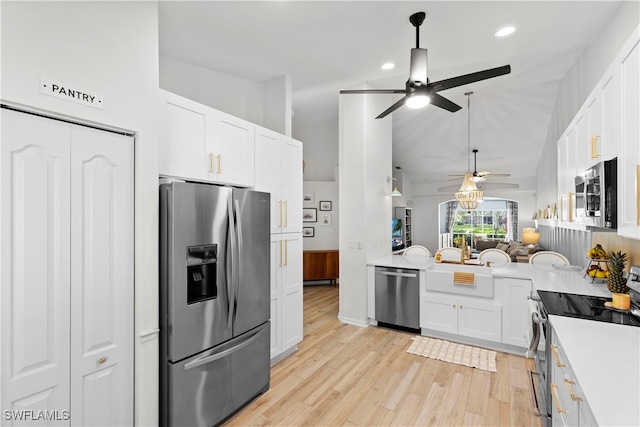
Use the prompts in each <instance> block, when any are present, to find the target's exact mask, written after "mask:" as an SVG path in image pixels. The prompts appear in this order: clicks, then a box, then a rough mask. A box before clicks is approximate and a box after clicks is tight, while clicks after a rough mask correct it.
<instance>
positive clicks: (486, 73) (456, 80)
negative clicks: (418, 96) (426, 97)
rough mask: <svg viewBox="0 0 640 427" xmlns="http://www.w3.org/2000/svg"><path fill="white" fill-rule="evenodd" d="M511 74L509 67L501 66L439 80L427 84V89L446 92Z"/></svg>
mask: <svg viewBox="0 0 640 427" xmlns="http://www.w3.org/2000/svg"><path fill="white" fill-rule="evenodd" d="M510 72H511V65H503V66H502V67H496V68H490V69H488V70H483V71H477V72H475V73H470V74H464V75H462V76H458V77H452V78H450V79H445V80H440V81H438V82H433V83H429V88H430V89H432V90H433V91H435V92H438V91H441V90H447V89H451V88H454V87H458V86H463V85H467V84H469V83H474V82H479V81H481V80H486V79H491V78H493V77H498V76H502V75H504V74H509V73H510Z"/></svg>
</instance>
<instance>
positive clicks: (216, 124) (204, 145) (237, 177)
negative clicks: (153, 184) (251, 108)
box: [158, 90, 255, 187]
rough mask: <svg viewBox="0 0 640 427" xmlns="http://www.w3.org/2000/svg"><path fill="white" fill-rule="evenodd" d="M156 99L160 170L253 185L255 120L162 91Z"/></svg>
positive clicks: (162, 173) (192, 176)
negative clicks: (232, 114) (159, 107)
mask: <svg viewBox="0 0 640 427" xmlns="http://www.w3.org/2000/svg"><path fill="white" fill-rule="evenodd" d="M160 103H161V109H162V122H161V132H160V150H159V154H158V171H159V173H160V175H163V176H170V177H176V178H183V179H189V180H194V181H205V182H220V183H225V184H233V185H239V186H246V187H251V186H253V184H254V128H255V125H253V124H252V123H249V122H247V121H246V120H242V119H239V118H237V117H233V116H231V115H229V114H225V113H223V112H221V111H218V110H215V109H213V108H210V107H207V106H205V105H202V104H200V103H197V102H195V101H192V100H190V99H187V98H184V97H181V96H178V95H176V94H173V93H171V92H167V91H164V90H160Z"/></svg>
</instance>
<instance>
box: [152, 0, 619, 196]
mask: <svg viewBox="0 0 640 427" xmlns="http://www.w3.org/2000/svg"><path fill="white" fill-rule="evenodd" d="M619 6H620V2H618V1H564V2H560V1H528V2H525V1H495V2H486V1H466V2H465V1H439V2H438V1H257V2H249V1H194V2H189V1H178V2H166V1H162V2H160V3H159V21H160V54H161V55H164V56H167V57H171V58H174V59H177V60H181V61H185V62H188V63H191V64H194V65H198V66H201V67H205V68H209V69H212V70H216V71H220V72H223V73H226V74H230V75H235V76H239V77H243V78H246V79H250V80H254V81H258V82H263V81H268V80H270V79H272V78H275V77H278V76H282V75H289V76H291V77H292V82H293V83H292V84H293V109H294V111H295V120H296V122H298V121H299V122H301V123H309V122H313V121H318V122H327V121H332V120H335V121H336V124H337V117H338V97H339V94H338V92H339V91H340V90H341V89H349V88H354V87H356V86H359V85H361V84H362V83H365V82H366V83H367V84H369V85H370V86H371V87H374V88H394V89H395V88H398V89H402V88H404V84H405V82H406V80H407V77H408V75H409V57H410V49H411V48H412V47H415V29H414V28H413V26H412V25H411V24H410V23H409V16H410V15H411V14H413V13H415V12H418V11H424V12H426V15H427V16H426V20H425V22H424V24H423V25H422V27H421V28H420V47H423V48H427V49H428V55H429V57H428V70H429V78H430V80H431V81H437V80H442V79H445V78H449V77H454V76H458V75H461V74H467V73H471V72H475V71H479V70H483V69H487V68H493V67H497V66H501V65H505V64H510V65H511V69H512V71H511V73H510V74H508V75H505V76H501V77H497V78H494V79H490V80H485V81H482V82H477V83H472V84H469V85H465V86H460V87H458V88H454V89H450V90H446V91H443V92H440V94H441V95H443V96H445V97H447V98H448V99H450V100H452V101H453V102H456V103H457V104H459V105H461V106H462V107H463V108H462V110H460V111H458V112H456V113H450V112H448V111H445V110H442V109H439V108H435V107H432V106H429V107H426V108H424V109H420V110H409V109H407V108H401V109H399V110H396V111H395V112H394V113H393V114H391V115H389V116H387V117H386V118H385V119H382V120H392V121H393V166H394V167H399V168H401V169H402V171H403V172H404V173H405V174H406V175H408V177H409V178H410V179H411V181H412V182H413V183H414V184H422V183H428V184H430V185H433V187H434V188H435V187H443V186H449V185H453V186H455V185H459V183H460V182H461V181H449V179H450V178H451V177H449V176H448V175H449V174H463V173H464V172H465V171H466V169H467V162H468V157H467V143H468V137H469V136H470V142H471V146H472V147H473V148H477V149H478V150H479V153H478V170H479V171H480V170H489V171H492V172H495V173H508V174H511V177H508V178H494V179H492V180H488V182H494V183H497V184H496V185H498V184H500V183H503V184H509V183H511V182H517V181H518V180H519V179H526V178H527V177H532V176H534V175H535V173H536V167H537V164H538V161H539V159H540V154H541V151H542V146H543V143H544V141H545V137H546V134H547V129H548V125H549V119H550V117H551V113H552V109H553V106H554V102H555V98H556V93H557V90H558V86H559V82H560V79H561V78H562V76H563V75H564V74H565V73H566V71H567V70H568V69H569V68H570V67H571V65H572V64H573V63H574V61H575V60H576V58H577V57H578V56H579V55H580V54H581V53H582V51H583V50H584V48H585V47H586V46H588V45H589V43H591V42H592V41H593V37H594V36H595V35H596V34H597V33H598V32H599V31H600V30H601V29H602V28H603V26H604V25H605V24H606V23H607V21H608V20H609V18H610V17H611V15H612V14H613V12H614V11H615V10H616V9H617V8H618V7H619ZM506 25H512V26H514V27H516V31H515V33H513V34H512V35H510V36H508V37H504V38H496V37H495V36H494V33H495V32H496V31H497V30H498V29H500V28H501V27H504V26H506ZM388 61H391V62H394V63H395V64H396V67H395V68H394V69H393V70H391V71H383V70H381V69H380V66H381V65H382V63H384V62H388ZM468 91H472V92H474V94H473V95H472V96H471V108H470V110H467V98H466V97H465V95H464V94H465V92H468ZM342 96H361V95H342ZM399 97H400V96H398V98H399ZM469 112H470V118H471V122H470V124H471V126H470V132H469V133H468V128H467V124H468V113H469ZM471 169H473V162H472V163H471Z"/></svg>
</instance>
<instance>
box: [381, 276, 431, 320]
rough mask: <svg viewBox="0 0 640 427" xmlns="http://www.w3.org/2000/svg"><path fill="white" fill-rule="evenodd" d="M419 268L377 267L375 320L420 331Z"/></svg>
mask: <svg viewBox="0 0 640 427" xmlns="http://www.w3.org/2000/svg"><path fill="white" fill-rule="evenodd" d="M418 273H419V270H411V269H406V268H394V267H376V295H375V301H376V321H378V324H381V326H387V325H388V326H399V327H402V328H409V329H413V330H418V331H419V330H420V279H419V274H418Z"/></svg>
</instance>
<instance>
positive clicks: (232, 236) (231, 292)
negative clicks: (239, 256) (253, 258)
mask: <svg viewBox="0 0 640 427" xmlns="http://www.w3.org/2000/svg"><path fill="white" fill-rule="evenodd" d="M232 203H233V202H232V199H229V203H228V204H227V210H228V212H229V242H230V244H231V245H230V246H231V251H230V252H231V268H228V269H227V278H226V279H227V305H228V307H229V310H228V311H229V318H228V319H227V326H228V327H229V328H231V327H232V326H233V316H234V311H235V304H233V303H232V302H233V301H232V298H233V300H235V287H234V286H233V280H234V279H235V276H236V275H235V271H234V269H235V266H236V262H237V261H236V237H237V236H236V227H235V218H234V216H233V204H232Z"/></svg>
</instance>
